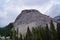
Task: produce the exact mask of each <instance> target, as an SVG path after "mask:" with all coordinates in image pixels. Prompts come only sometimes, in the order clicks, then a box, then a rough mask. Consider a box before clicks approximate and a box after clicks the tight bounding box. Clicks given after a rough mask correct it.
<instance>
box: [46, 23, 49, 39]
mask: <svg viewBox="0 0 60 40" xmlns="http://www.w3.org/2000/svg"><path fill="white" fill-rule="evenodd" d="M45 33H46V40H50V35H49V28H48V25H47V24H46V28H45Z"/></svg>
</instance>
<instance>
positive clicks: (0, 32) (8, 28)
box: [0, 23, 13, 37]
mask: <svg viewBox="0 0 60 40" xmlns="http://www.w3.org/2000/svg"><path fill="white" fill-rule="evenodd" d="M12 28H13V23H10V24H9V25H7V26H5V27H4V28H0V35H1V36H6V37H7V36H10V37H11V36H12V31H11V29H12Z"/></svg>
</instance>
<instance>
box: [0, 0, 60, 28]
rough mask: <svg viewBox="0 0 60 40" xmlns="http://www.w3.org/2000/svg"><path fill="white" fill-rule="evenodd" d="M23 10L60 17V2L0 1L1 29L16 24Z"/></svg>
mask: <svg viewBox="0 0 60 40" xmlns="http://www.w3.org/2000/svg"><path fill="white" fill-rule="evenodd" d="M23 9H37V10H39V11H40V12H41V13H43V14H46V15H49V16H51V17H54V16H57V15H60V0H0V27H3V26H5V25H7V24H9V23H10V22H14V20H15V19H16V17H17V16H18V15H19V14H20V12H21V11H22V10H23Z"/></svg>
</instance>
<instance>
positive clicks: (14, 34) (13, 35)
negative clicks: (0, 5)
mask: <svg viewBox="0 0 60 40" xmlns="http://www.w3.org/2000/svg"><path fill="white" fill-rule="evenodd" d="M12 40H16V31H15V28H13V31H12Z"/></svg>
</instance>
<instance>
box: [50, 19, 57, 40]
mask: <svg viewBox="0 0 60 40" xmlns="http://www.w3.org/2000/svg"><path fill="white" fill-rule="evenodd" d="M50 31H51V32H50V33H51V40H56V30H55V26H54V23H53V21H52V20H51V22H50Z"/></svg>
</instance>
